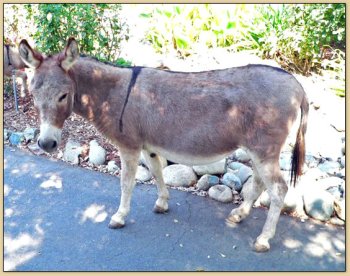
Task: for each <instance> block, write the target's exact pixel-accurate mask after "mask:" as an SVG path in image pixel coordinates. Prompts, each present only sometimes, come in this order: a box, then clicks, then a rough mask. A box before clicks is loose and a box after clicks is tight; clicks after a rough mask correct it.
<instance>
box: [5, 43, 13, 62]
mask: <svg viewBox="0 0 350 276" xmlns="http://www.w3.org/2000/svg"><path fill="white" fill-rule="evenodd" d="M5 47H6V49H7V59H8V60H9V64H8V65H12V63H11V59H10V45H8V44H5Z"/></svg>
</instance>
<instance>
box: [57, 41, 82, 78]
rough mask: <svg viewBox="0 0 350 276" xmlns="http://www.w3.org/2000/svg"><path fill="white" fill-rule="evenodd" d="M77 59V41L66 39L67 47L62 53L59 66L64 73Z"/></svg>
mask: <svg viewBox="0 0 350 276" xmlns="http://www.w3.org/2000/svg"><path fill="white" fill-rule="evenodd" d="M78 58H79V49H78V43H77V41H76V40H75V39H74V38H73V37H71V38H69V39H68V42H67V46H66V48H65V49H64V52H63V58H62V60H61V66H62V68H63V69H64V70H65V71H68V70H69V69H70V68H71V67H72V66H73V65H74V63H75V62H76V61H77V59H78Z"/></svg>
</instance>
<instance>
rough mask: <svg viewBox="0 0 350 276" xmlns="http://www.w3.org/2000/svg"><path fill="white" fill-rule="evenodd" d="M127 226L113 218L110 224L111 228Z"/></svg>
mask: <svg viewBox="0 0 350 276" xmlns="http://www.w3.org/2000/svg"><path fill="white" fill-rule="evenodd" d="M124 226H125V224H123V223H120V222H116V221H113V220H111V221H110V222H109V224H108V227H109V228H111V229H119V228H123V227H124Z"/></svg>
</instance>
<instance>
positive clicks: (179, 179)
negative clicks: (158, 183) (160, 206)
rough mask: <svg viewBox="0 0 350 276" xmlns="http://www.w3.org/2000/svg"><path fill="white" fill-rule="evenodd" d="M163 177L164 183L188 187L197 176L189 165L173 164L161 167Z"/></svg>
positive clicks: (195, 180)
mask: <svg viewBox="0 0 350 276" xmlns="http://www.w3.org/2000/svg"><path fill="white" fill-rule="evenodd" d="M163 177H164V182H165V184H166V185H169V186H176V187H179V186H182V187H190V186H192V185H194V184H195V183H196V182H197V176H196V174H195V173H194V171H193V170H192V168H191V167H188V166H185V165H181V164H174V165H170V166H167V167H165V168H164V169H163Z"/></svg>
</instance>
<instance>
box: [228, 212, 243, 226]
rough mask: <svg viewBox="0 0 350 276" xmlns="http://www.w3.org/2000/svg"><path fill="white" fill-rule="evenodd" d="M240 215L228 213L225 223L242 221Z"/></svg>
mask: <svg viewBox="0 0 350 276" xmlns="http://www.w3.org/2000/svg"><path fill="white" fill-rule="evenodd" d="M242 219H243V218H242V217H241V216H240V215H237V214H233V215H231V214H230V215H229V216H228V217H227V219H226V223H234V224H235V223H239V222H241V221H242Z"/></svg>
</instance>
